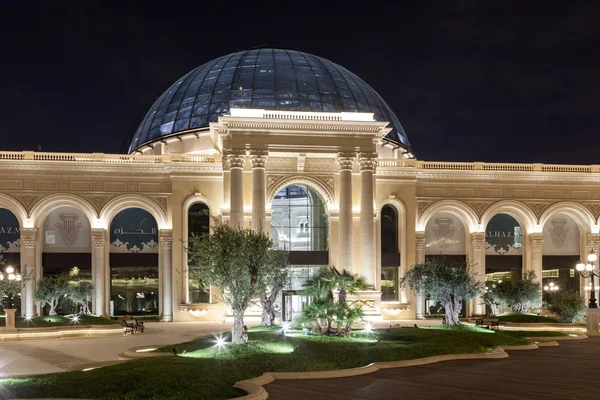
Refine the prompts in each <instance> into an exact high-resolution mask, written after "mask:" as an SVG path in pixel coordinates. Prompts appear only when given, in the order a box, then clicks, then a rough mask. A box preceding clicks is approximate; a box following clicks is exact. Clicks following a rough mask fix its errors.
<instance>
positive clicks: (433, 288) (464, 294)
mask: <svg viewBox="0 0 600 400" xmlns="http://www.w3.org/2000/svg"><path fill="white" fill-rule="evenodd" d="M400 283H401V285H403V286H405V285H408V287H409V288H410V290H412V291H413V292H415V293H417V292H419V291H421V292H422V293H423V294H425V295H429V297H430V298H431V300H433V301H439V302H441V303H442V306H443V307H444V310H445V313H446V324H448V325H460V321H459V320H458V316H459V314H460V312H461V310H462V302H463V301H467V300H471V299H472V298H474V297H476V296H477V295H478V294H479V293H481V290H482V286H483V284H482V283H481V282H477V281H476V280H475V279H474V278H473V275H472V273H471V269H470V268H469V266H468V265H467V264H465V263H452V262H449V261H447V260H446V259H443V258H435V259H431V260H427V261H425V263H423V264H416V265H415V266H413V268H412V269H411V270H410V271H408V272H407V273H406V274H404V275H403V276H402V279H401V281H400Z"/></svg>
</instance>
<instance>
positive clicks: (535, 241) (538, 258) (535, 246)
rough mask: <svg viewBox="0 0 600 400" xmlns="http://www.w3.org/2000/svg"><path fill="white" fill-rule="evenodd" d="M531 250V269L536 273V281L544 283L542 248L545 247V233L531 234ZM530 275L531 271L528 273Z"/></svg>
mask: <svg viewBox="0 0 600 400" xmlns="http://www.w3.org/2000/svg"><path fill="white" fill-rule="evenodd" d="M528 236H529V250H530V251H531V269H530V271H533V272H535V276H536V280H537V281H538V282H542V247H543V245H544V234H543V233H530V234H529V235H528ZM526 272H527V273H529V271H526Z"/></svg>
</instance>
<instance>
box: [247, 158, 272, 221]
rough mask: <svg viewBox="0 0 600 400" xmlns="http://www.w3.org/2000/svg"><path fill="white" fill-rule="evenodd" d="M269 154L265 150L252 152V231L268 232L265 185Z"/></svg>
mask: <svg viewBox="0 0 600 400" xmlns="http://www.w3.org/2000/svg"><path fill="white" fill-rule="evenodd" d="M267 155H268V152H267V151H264V150H252V151H250V162H251V163H252V230H253V231H255V232H258V231H263V232H265V231H268V230H269V229H268V227H267V226H266V225H265V200H266V197H267V189H266V183H265V166H266V164H267Z"/></svg>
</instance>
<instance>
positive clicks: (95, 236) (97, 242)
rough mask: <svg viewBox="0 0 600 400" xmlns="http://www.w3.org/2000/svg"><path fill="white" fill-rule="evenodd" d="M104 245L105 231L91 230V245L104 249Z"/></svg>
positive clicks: (100, 229)
mask: <svg viewBox="0 0 600 400" xmlns="http://www.w3.org/2000/svg"><path fill="white" fill-rule="evenodd" d="M105 243H106V229H103V228H92V245H93V246H94V247H96V248H98V247H104V245H105Z"/></svg>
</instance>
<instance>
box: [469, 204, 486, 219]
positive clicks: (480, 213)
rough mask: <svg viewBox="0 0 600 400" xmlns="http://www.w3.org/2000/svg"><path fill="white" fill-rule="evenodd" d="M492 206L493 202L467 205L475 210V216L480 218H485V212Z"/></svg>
mask: <svg viewBox="0 0 600 400" xmlns="http://www.w3.org/2000/svg"><path fill="white" fill-rule="evenodd" d="M491 204H492V203H491V202H484V201H475V202H468V203H467V205H468V206H469V207H471V208H472V209H473V211H475V214H476V215H477V217H479V218H481V217H482V216H483V213H484V212H485V210H487V209H488V207H489V206H490V205H491Z"/></svg>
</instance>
